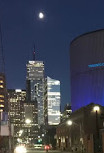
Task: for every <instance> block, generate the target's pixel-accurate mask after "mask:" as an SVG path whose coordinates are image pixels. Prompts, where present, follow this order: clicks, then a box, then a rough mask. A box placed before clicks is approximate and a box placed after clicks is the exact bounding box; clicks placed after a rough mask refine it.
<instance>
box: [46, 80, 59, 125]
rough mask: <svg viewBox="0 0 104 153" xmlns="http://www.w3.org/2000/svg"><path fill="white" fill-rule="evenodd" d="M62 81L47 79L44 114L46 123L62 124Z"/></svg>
mask: <svg viewBox="0 0 104 153" xmlns="http://www.w3.org/2000/svg"><path fill="white" fill-rule="evenodd" d="M60 97H61V95H60V81H59V80H55V79H51V78H50V77H47V79H46V81H45V95H44V112H45V123H46V124H48V125H57V124H59V123H60Z"/></svg>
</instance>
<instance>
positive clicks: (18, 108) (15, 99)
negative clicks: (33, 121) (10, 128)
mask: <svg viewBox="0 0 104 153" xmlns="http://www.w3.org/2000/svg"><path fill="white" fill-rule="evenodd" d="M24 102H26V90H20V89H8V103H9V114H10V123H11V124H13V125H14V137H18V132H19V130H20V129H21V127H22V124H23V121H22V118H23V115H24Z"/></svg>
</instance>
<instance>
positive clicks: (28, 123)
mask: <svg viewBox="0 0 104 153" xmlns="http://www.w3.org/2000/svg"><path fill="white" fill-rule="evenodd" d="M25 123H26V124H27V125H28V127H27V142H29V134H28V133H29V131H28V128H29V125H30V123H31V120H30V119H29V118H27V119H26V120H25Z"/></svg>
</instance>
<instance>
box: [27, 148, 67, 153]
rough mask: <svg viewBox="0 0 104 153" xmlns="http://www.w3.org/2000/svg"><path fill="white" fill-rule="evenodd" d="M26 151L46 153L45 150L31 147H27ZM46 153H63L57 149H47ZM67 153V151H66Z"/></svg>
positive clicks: (28, 152)
mask: <svg viewBox="0 0 104 153" xmlns="http://www.w3.org/2000/svg"><path fill="white" fill-rule="evenodd" d="M27 153H46V151H45V150H33V149H29V150H27ZM48 153H65V152H62V151H57V150H49V151H48ZM67 153H69V152H67Z"/></svg>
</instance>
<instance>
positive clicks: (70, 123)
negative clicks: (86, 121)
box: [67, 120, 83, 152]
mask: <svg viewBox="0 0 104 153" xmlns="http://www.w3.org/2000/svg"><path fill="white" fill-rule="evenodd" d="M67 124H68V125H69V126H71V125H72V124H75V125H76V126H78V127H79V130H80V133H79V134H80V142H81V148H82V152H83V136H82V132H83V131H82V127H81V124H80V125H79V124H78V123H76V122H73V121H72V120H68V121H67Z"/></svg>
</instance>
